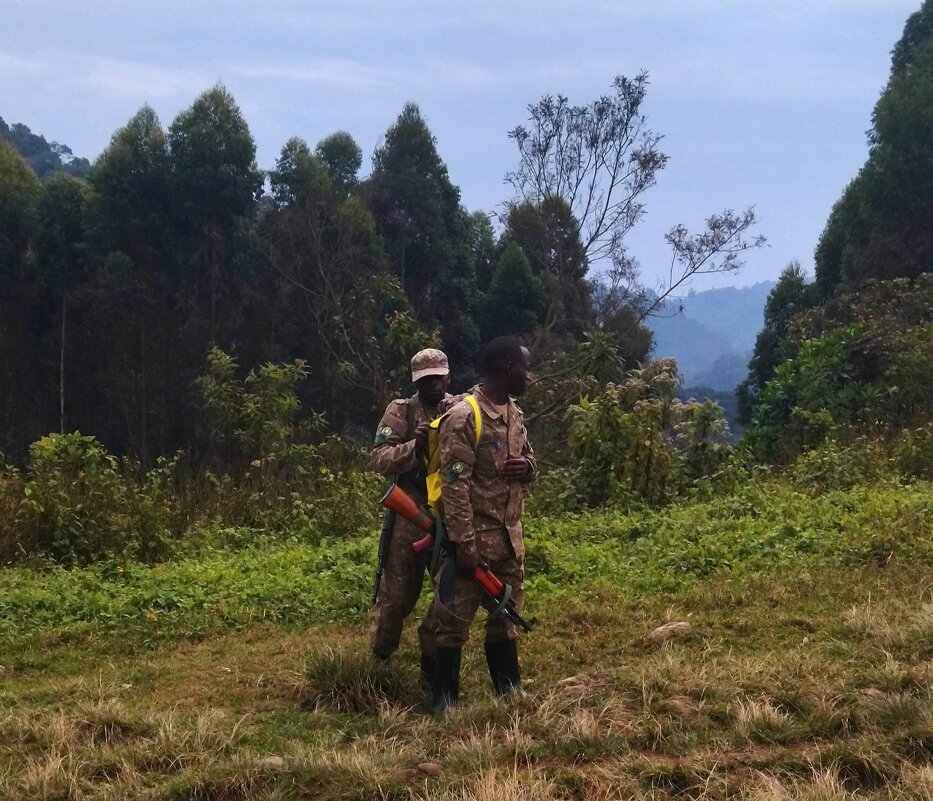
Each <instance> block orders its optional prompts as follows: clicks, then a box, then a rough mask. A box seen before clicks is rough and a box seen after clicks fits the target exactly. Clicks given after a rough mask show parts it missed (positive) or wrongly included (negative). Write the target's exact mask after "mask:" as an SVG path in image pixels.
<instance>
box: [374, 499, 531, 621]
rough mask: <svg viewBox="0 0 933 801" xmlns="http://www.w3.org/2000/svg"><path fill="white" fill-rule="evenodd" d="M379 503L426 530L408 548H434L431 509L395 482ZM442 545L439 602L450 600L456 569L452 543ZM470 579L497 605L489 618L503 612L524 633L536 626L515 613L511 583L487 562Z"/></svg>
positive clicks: (435, 521) (434, 540)
mask: <svg viewBox="0 0 933 801" xmlns="http://www.w3.org/2000/svg"><path fill="white" fill-rule="evenodd" d="M379 503H381V504H382V505H383V506H384V507H385V508H386V509H389V510H391V511H393V512H395V513H396V514H398V515H401V516H402V517H404V518H405V519H406V520H408V521H409V522H411V523H414V524H415V525H416V526H418V527H419V528H421V529H424V530H425V531H426V532H427V534H425V536H424V537H422V538H421V539H420V540H417V541H416V542H413V543H412V546H411V547H412V550H414V552H415V553H422V552H424V551H427V550H429V549H433V548H434V547H435V544H436V537H435V534H436V532H437V530H438V528H439V526H438V521H437V520H435V519H434V516H433V515H432V514H431V513H430V512H428V511H426V510H425V509H422V508H421V507H420V506H418V504H416V503H415V502H414V500H413V499H412V498H411V496H410V495H408V493H406V492H405V490H403V489H402V488H401V487H399V486H398V485H393V486H391V487H389V489H388V490H387V491H386V493H385V495H383V496H382V498H380V499H379ZM441 546H442V547H443V548H444V549H445V550H446V551H447V556H448V558H447V559H446V561H445V563H444V568H443V571H444V572H443V573H442V575H441V578H440V582H439V584H440V587H439V594H440V597H441V601H442V602H449V601H450V600H451V599H452V596H453V580H454V578H455V575H456V569H457V566H456V561H455V559H454V547H455V546H454V543H452V542H447V541H444V542H441ZM473 580H474V581H476V582H477V583H478V584H479V585H480V586H481V587H482V588H483V590H484V591H485V592H486V594H487V595H488V596H489V597H490V598H492V599H493V601H495V603H496V608H495V609H493V610H492V611H491V612H490V613H489V614H490V616H491V617H493V616H495V615H503V616H504V617H506V618H507V619H508V620H510V621H511V622H512V623H514V624H515V625H516V626H518V627H520V628H522V629H524V630H525V631H526V632H530V631H531V630H532V629H533V628H534V627H535V624H536V623H537V620H536V619H534V618H533V619H531V620H525V619H524V618H523V617H522V616H521V615H520V614H519V613H518V609H516V608H515V600H514V599H513V598H512V585H511V584H503V583H502V582H501V581H500V580H499V579H498V578H497V577H496V575H495V573H493V572H492V571H491V570H490V569H489V567H488V566H487V565H486V564H484V563H480V565H479V566H478V567H477V568H476V569H475V570H474V571H473Z"/></svg>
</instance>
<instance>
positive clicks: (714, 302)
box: [646, 281, 774, 390]
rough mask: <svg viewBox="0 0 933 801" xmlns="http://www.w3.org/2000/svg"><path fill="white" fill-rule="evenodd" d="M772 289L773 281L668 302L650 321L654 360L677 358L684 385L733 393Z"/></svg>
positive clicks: (742, 371)
mask: <svg viewBox="0 0 933 801" xmlns="http://www.w3.org/2000/svg"><path fill="white" fill-rule="evenodd" d="M773 288H774V282H773V281H761V282H759V283H757V284H754V285H752V286H749V287H726V288H723V289H708V290H706V291H704V292H696V293H694V294H691V295H688V296H687V297H685V298H682V299H675V300H668V301H667V302H666V303H665V304H664V305H663V306H662V307H661V309H660V310H659V313H658V314H657V316H653V317H650V318H648V320H647V321H646V325H647V326H648V328H650V329H651V331H652V333H653V334H654V343H655V344H654V350H653V352H652V355H653V356H654V358H661V357H664V356H673V357H674V358H675V359H677V365H678V367H679V368H680V371H681V372H682V373H683V374H684V384H685V386H688V387H690V386H695V387H699V386H704V387H709V388H711V389H716V390H732V389H733V388H734V387H735V385H736V384H738V383H739V382H740V381H741V380H742V379H743V378H744V377H745V372H746V365H747V364H748V360H749V359H750V358H751V355H752V351H753V349H754V347H755V338H756V337H757V335H758V332H759V331H760V330H761V328H762V326H763V324H764V308H765V301H766V300H767V298H768V294H769V293H770V292H771V290H772V289H773Z"/></svg>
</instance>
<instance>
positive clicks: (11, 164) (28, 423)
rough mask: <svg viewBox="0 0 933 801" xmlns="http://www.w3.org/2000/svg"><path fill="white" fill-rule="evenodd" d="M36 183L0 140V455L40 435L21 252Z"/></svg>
mask: <svg viewBox="0 0 933 801" xmlns="http://www.w3.org/2000/svg"><path fill="white" fill-rule="evenodd" d="M38 198H39V181H38V179H37V177H36V174H35V172H33V170H32V169H31V168H30V167H29V165H28V164H27V163H26V161H25V160H24V159H23V158H22V156H20V155H19V153H17V152H16V150H15V148H14V147H13V146H12V145H10V144H9V143H7V142H6V141H4V140H2V139H0V375H2V376H5V378H4V379H3V380H0V450H3V451H6V452H7V454H11V453H16V454H19V453H20V452H21V451H23V450H24V449H25V446H26V444H27V443H28V442H29V441H30V438H31V437H32V436H33V435H37V434H40V433H43V432H42V431H41V427H42V423H41V422H40V418H39V415H38V410H37V408H36V407H35V406H34V405H31V404H30V403H29V402H28V398H29V397H30V395H31V394H32V393H34V392H35V391H36V390H35V383H34V379H35V370H34V369H33V365H34V363H35V358H36V353H35V350H36V346H37V338H36V336H35V334H34V332H33V330H32V328H31V327H30V324H29V323H30V321H29V308H28V306H29V294H28V291H29V287H28V286H27V282H26V268H27V249H28V247H29V242H30V239H31V237H32V234H33V231H34V226H35V212H36V203H37V202H38Z"/></svg>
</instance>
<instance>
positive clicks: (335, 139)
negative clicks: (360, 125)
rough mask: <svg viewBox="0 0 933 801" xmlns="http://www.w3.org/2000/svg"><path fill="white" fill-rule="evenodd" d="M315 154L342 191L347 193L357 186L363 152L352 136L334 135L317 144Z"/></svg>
mask: <svg viewBox="0 0 933 801" xmlns="http://www.w3.org/2000/svg"><path fill="white" fill-rule="evenodd" d="M314 152H315V154H316V155H317V157H318V158H319V159H320V160H321V163H322V164H323V165H324V166H325V167H326V168H327V172H329V173H330V177H331V179H332V180H333V182H334V184H335V185H336V186H337V187H338V188H339V189H340V190H341V191H343V192H344V193H346V192H349V191H351V190H352V189H353V188H354V187H355V186H356V184H357V175H358V174H359V171H360V165H361V164H362V163H363V151H362V150H360V146H359V145H358V144H357V143H356V141H355V140H354V139H353V137H352V136H350V134H348V133H347V132H346V131H337V132H336V133H332V134H331V135H330V136H326V137H324V138H323V139H322V140H321V141H320V142H318V143H317V147H315V148H314Z"/></svg>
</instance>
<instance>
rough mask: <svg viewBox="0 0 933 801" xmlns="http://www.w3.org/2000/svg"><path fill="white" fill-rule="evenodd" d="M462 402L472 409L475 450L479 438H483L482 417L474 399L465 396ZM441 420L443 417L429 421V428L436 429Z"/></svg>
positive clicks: (470, 396)
mask: <svg viewBox="0 0 933 801" xmlns="http://www.w3.org/2000/svg"><path fill="white" fill-rule="evenodd" d="M464 400H465V401H466V402H467V403H469V404H470V406H472V407H473V425H474V426H475V427H476V444H475V445H474V446H473V450H476V449H477V448H478V447H479V440H480V437H482V436H483V415H482V414H480V411H479V404H478V403H477V402H476V398H474V397H473V396H472V395H467V396H466V397H465V398H464ZM443 418H444V415H441V416H440V417H435V418H434V419H433V420H432V421H431V428H433V429H438V428H439V427H440V424H441V420H443Z"/></svg>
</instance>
